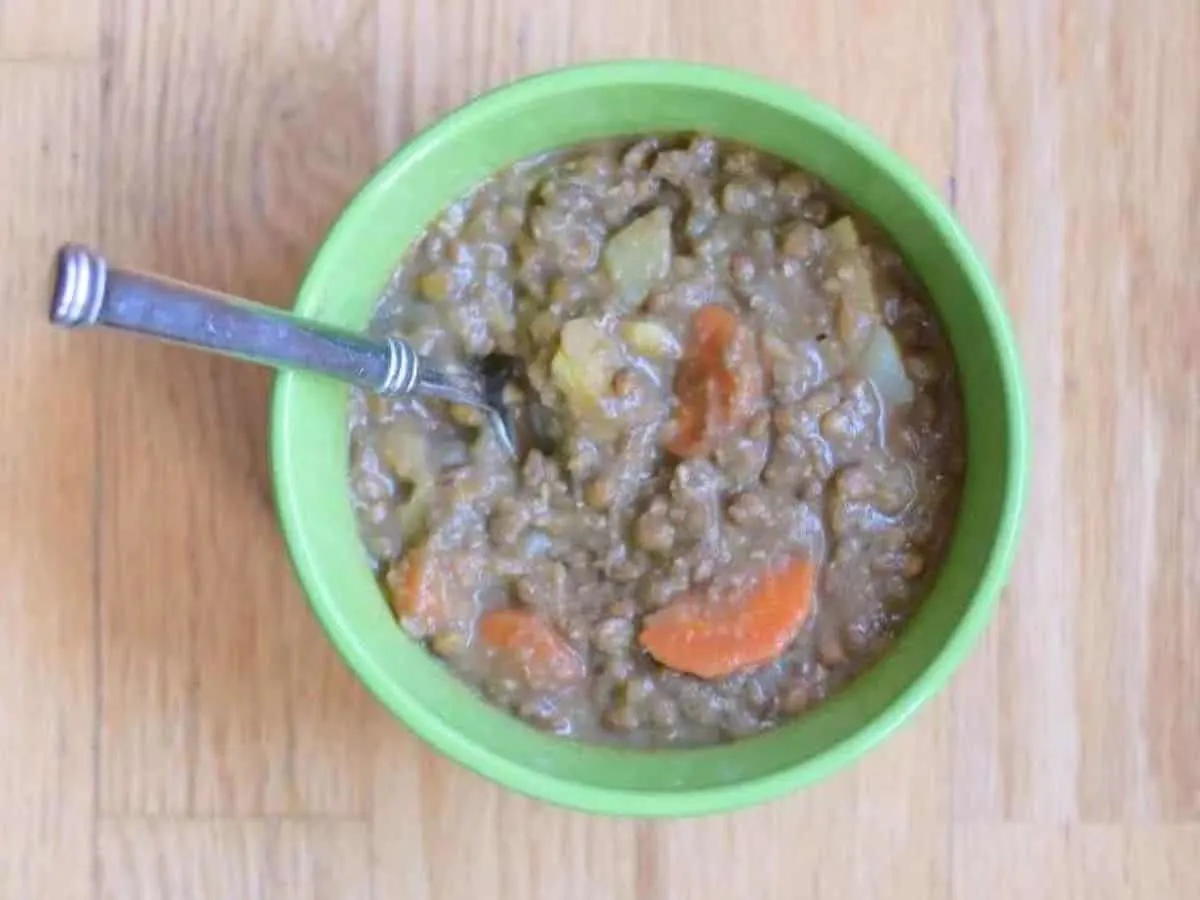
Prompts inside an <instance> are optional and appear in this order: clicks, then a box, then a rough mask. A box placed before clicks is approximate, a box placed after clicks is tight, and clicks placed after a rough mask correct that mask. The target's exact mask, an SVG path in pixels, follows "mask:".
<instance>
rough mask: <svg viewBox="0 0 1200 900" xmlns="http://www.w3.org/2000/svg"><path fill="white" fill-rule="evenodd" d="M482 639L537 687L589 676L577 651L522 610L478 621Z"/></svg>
mask: <svg viewBox="0 0 1200 900" xmlns="http://www.w3.org/2000/svg"><path fill="white" fill-rule="evenodd" d="M479 638H480V640H481V641H483V643H485V644H487V645H488V646H489V647H491V648H492V649H494V650H496V651H499V652H500V653H502V654H504V656H505V657H506V659H507V661H509V662H511V663H512V664H513V665H515V666H516V667H517V669H518V670H519V671H520V674H521V675H522V676H523V677H524V678H525V680H526V681H527V682H528V683H529V684H530V685H533V686H536V687H550V686H554V685H562V684H570V683H572V682H576V681H579V680H580V679H582V678H583V677H584V676H585V675H586V674H587V669H586V667H585V666H584V664H583V660H582V659H580V657H579V655H578V654H577V653H576V652H575V650H574V648H573V647H572V646H571V645H570V644H568V643H567V641H566V640H565V639H564V638H563V636H562V635H560V634H559V633H558V632H557V631H555V630H554V629H553V628H552V627H551V626H550V625H548V624H547V623H546V622H545V621H544V620H542V619H540V618H538V616H536V615H534V614H533V613H531V612H526V611H524V610H519V609H497V610H492V611H491V612H486V613H484V614H483V615H482V616H481V617H480V619H479Z"/></svg>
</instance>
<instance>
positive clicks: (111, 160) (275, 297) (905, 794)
mask: <svg viewBox="0 0 1200 900" xmlns="http://www.w3.org/2000/svg"><path fill="white" fill-rule="evenodd" d="M1198 51H1200V5H1197V4H1196V2H1195V0H1159V2H1157V3H1154V4H1150V5H1144V6H1141V7H1138V6H1136V5H1131V4H1119V3H1116V2H1114V0H1015V2H1013V3H1008V4H994V3H988V2H985V0H931V2H927V3H923V4H920V6H919V10H918V9H917V8H916V7H914V6H912V5H906V4H888V3H884V2H881V0H852V2H844V3H824V4H815V3H806V4H795V3H786V2H783V0H750V2H747V3H743V4H741V5H740V6H739V7H736V9H735V8H734V7H732V6H730V4H728V3H726V2H717V0H660V2H656V3H645V2H635V0H608V2H603V3H597V2H595V0H441V2H438V0H411V2H399V0H284V2H268V0H241V2H235V0H217V2H214V3H211V4H186V5H183V6H178V5H177V6H174V7H172V6H170V5H169V4H163V3H155V2H150V0H72V2H67V0H38V2H33V0H0V135H3V136H4V140H3V141H0V201H2V202H0V248H2V255H3V260H4V265H3V266H0V302H3V303H4V304H6V308H5V313H6V318H5V322H6V327H5V329H3V330H0V351H2V352H0V374H3V376H4V377H3V378H2V379H0V415H2V416H3V418H2V419H0V421H2V422H3V425H4V428H3V431H2V432H0V435H2V436H0V442H2V443H0V504H3V508H4V509H5V510H6V511H10V514H9V516H8V517H7V518H6V519H5V522H4V523H3V524H0V600H3V603H4V613H5V615H4V620H3V621H4V631H3V634H4V636H5V639H6V647H5V649H6V652H5V654H4V657H3V659H2V660H0V709H2V710H3V713H4V714H3V716H0V750H3V751H4V763H5V765H4V767H3V771H2V772H0V834H2V835H3V850H2V851H0V900H8V898H10V897H11V898H14V900H24V898H27V897H55V898H58V897H64V898H74V897H104V898H118V897H120V898H125V897H133V898H137V897H159V896H170V897H193V896H194V897H235V898H236V897H259V896H298V897H313V898H322V900H324V898H329V897H338V896H353V897H371V896H373V897H375V898H380V900H382V898H384V897H405V898H413V900H458V898H462V900H468V898H469V900H477V898H480V897H491V896H505V897H507V896H513V897H529V898H561V897H585V896H586V897H638V898H645V900H650V898H654V900H657V898H681V900H693V898H694V900H703V898H717V897H726V896H747V897H762V898H768V900H774V898H780V900H783V898H787V900H791V898H794V897H798V896H804V897H817V898H823V897H829V898H844V897H860V896H861V897H897V898H911V900H926V898H931V900H991V898H1002V897H1003V898H1010V897H1015V898H1033V900H1040V898H1076V897H1078V898H1087V900H1092V898H1109V897H1112V898H1130V900H1142V898H1145V900H1150V898H1159V897H1187V896H1192V895H1194V894H1195V892H1196V885H1197V884H1200V865H1198V864H1197V863H1196V861H1195V860H1196V858H1197V854H1196V851H1197V849H1200V845H1198V842H1200V830H1198V829H1200V712H1197V709H1198V707H1197V698H1198V697H1200V655H1198V654H1197V653H1196V652H1195V651H1194V648H1195V647H1196V646H1198V645H1200V613H1198V612H1197V609H1198V607H1197V605H1196V601H1195V598H1196V595H1197V593H1198V590H1200V562H1197V561H1196V560H1197V557H1195V556H1194V555H1193V550H1194V548H1195V547H1196V546H1198V545H1200V494H1198V493H1197V491H1196V490H1195V489H1194V488H1193V487H1192V482H1193V481H1194V473H1195V468H1196V461H1197V460H1198V459H1200V266H1197V265H1196V264H1195V261H1194V258H1195V256H1196V248H1197V247H1200V218H1198V217H1197V215H1196V210H1197V209H1200V157H1198V156H1197V150H1196V148H1197V147H1198V146H1200V54H1198ZM634 56H638V57H645V56H668V57H675V58H683V59H692V60H700V61H707V62H712V63H717V64H722V65H731V66H737V67H739V68H744V69H749V70H751V71H755V72H758V73H760V74H764V75H767V76H769V77H772V78H775V79H777V80H779V81H782V82H785V83H788V84H793V85H796V86H800V87H804V88H806V89H807V90H809V91H811V92H812V93H814V94H815V95H817V96H818V97H821V98H822V99H825V100H828V101H830V102H832V103H835V104H837V105H838V106H839V107H841V108H843V109H844V110H846V111H847V112H849V113H851V114H852V115H854V116H856V117H858V118H860V119H861V120H862V121H864V122H865V123H867V124H868V125H869V126H871V127H872V128H873V129H874V130H875V131H877V132H878V133H879V134H880V135H881V136H882V137H884V138H885V139H886V140H887V141H888V142H889V143H890V144H892V145H893V146H894V147H896V148H897V149H898V150H900V151H901V152H902V153H903V154H904V155H905V156H906V157H908V158H909V159H910V160H911V161H912V162H913V163H914V165H915V166H916V167H917V168H918V170H919V171H920V172H921V173H922V174H923V175H924V177H925V178H926V179H928V180H929V181H930V182H931V183H932V184H934V185H935V186H937V187H939V188H941V189H942V190H944V192H945V193H946V195H947V197H948V198H950V199H951V200H952V201H953V202H954V204H955V207H956V209H957V211H958V213H959V215H960V217H961V218H962V220H963V221H964V223H965V224H966V226H967V228H968V230H969V231H970V232H971V233H972V235H973V236H974V238H975V239H976V241H977V242H978V244H979V247H980V249H981V250H982V251H983V253H984V255H985V256H986V258H987V259H988V260H989V262H990V263H991V265H992V267H993V269H994V271H995V273H996V275H997V277H998V279H999V281H1000V283H1001V284H1002V286H1003V288H1004V291H1005V294H1006V297H1007V301H1008V304H1009V308H1010V310H1011V313H1012V315H1013V318H1014V321H1015V324H1016V327H1017V331H1018V334H1019V337H1020V342H1021V350H1022V358H1023V360H1024V363H1025V367H1026V372H1027V375H1028V380H1029V382H1030V385H1031V387H1032V391H1031V396H1032V402H1033V406H1032V425H1033V432H1034V439H1035V467H1034V476H1033V483H1032V493H1031V497H1030V503H1029V508H1028V517H1027V525H1026V529H1025V533H1024V538H1023V542H1022V549H1021V552H1020V555H1019V559H1018V563H1017V566H1016V569H1015V570H1014V573H1013V577H1012V581H1011V584H1010V587H1009V589H1008V591H1007V593H1006V597H1005V601H1004V603H1003V605H1002V608H1001V610H1000V613H999V615H998V617H997V620H996V622H995V623H994V624H993V626H992V627H991V628H990V629H989V630H988V632H987V635H986V637H985V638H984V641H983V643H982V645H981V647H980V648H979V650H978V652H977V653H976V654H974V656H973V657H972V659H971V660H970V661H969V663H968V664H967V665H966V666H965V667H964V669H963V670H962V671H961V672H960V673H959V674H958V675H957V676H956V678H955V680H954V682H953V684H952V687H951V689H950V690H949V691H948V692H947V694H946V695H945V696H943V697H942V698H940V699H939V700H937V701H936V702H934V703H933V704H931V705H930V706H929V707H927V708H926V709H924V710H922V711H921V713H920V714H919V715H918V716H917V717H916V718H915V720H914V721H913V722H912V723H911V724H910V725H908V726H907V727H905V728H904V729H903V730H902V731H900V732H899V733H898V734H897V735H896V736H894V737H893V738H892V739H891V740H889V741H888V742H887V744H886V745H885V746H883V747H882V748H880V749H879V750H877V751H875V752H874V753H872V754H871V755H869V756H868V757H867V758H865V759H864V760H863V761H862V762H861V763H859V764H858V765H856V766H854V767H852V768H851V769H849V770H848V771H846V772H843V773H840V774H839V775H838V776H837V777H835V778H833V779H831V780H829V781H827V782H825V783H823V784H821V785H819V786H817V787H815V788H813V789H811V790H809V791H806V792H803V793H800V794H797V795H794V796H791V797H788V798H785V799H783V800H781V801H778V802H776V803H773V804H770V805H768V806H765V807H761V808H758V809H754V810H750V811H746V812H742V813H738V814H735V815H732V816H722V817H714V818H710V819H702V820H689V821H680V822H630V821H614V820H607V819H599V818H594V817H588V816H583V815H579V814H575V813H570V812H566V811H563V810H559V809H555V808H552V807H549V806H546V805H544V804H539V803H535V802H533V801H530V800H527V799H525V798H522V797H518V796H515V795H513V794H511V793H509V792H506V791H504V790H502V789H500V788H497V787H495V786H493V785H491V784H489V783H487V782H485V781H484V780H482V779H481V778H479V777H478V776H475V775H473V774H471V773H469V772H466V771H464V770H463V769H461V768H459V767H457V766H455V765H452V764H450V763H448V762H446V761H445V760H443V759H441V758H440V757H438V756H437V755H435V754H434V753H432V752H431V751H430V750H428V749H427V748H425V747H424V746H423V745H422V744H421V743H420V742H419V741H417V740H416V739H415V738H414V737H412V736H411V735H409V734H408V733H407V732H405V731H404V730H403V729H401V728H400V727H398V726H397V725H396V724H395V723H394V722H393V721H392V720H391V719H390V718H389V717H388V716H387V715H386V714H385V713H384V712H383V711H382V710H381V709H379V708H378V707H377V706H376V705H375V704H374V703H373V702H372V701H370V700H369V699H368V698H367V696H366V694H365V692H364V691H363V690H362V689H361V688H360V687H359V686H358V685H357V684H356V683H355V682H354V680H353V679H352V677H351V676H350V675H349V674H348V673H347V672H346V670H345V668H344V666H343V665H342V664H341V663H340V661H339V660H338V659H337V657H336V655H335V654H334V652H333V651H332V650H331V649H330V647H329V646H328V644H327V643H326V642H325V641H324V639H323V638H322V636H321V634H320V630H319V628H318V627H317V626H316V624H315V623H314V621H313V618H312V616H311V614H310V613H309V612H308V610H307V608H306V607H305V604H304V601H303V598H302V596H301V594H300V592H299V590H298V589H297V587H296V585H295V583H294V580H293V578H292V575H291V572H290V570H289V567H288V565H287V563H286V561H285V556H284V549H283V545H282V541H281V539H280V537H279V534H278V532H277V530H276V527H275V524H274V518H273V511H272V508H271V500H270V485H269V477H268V472H267V468H266V455H265V452H266V450H265V444H264V435H265V428H266V424H265V412H266V395H267V387H268V379H267V377H266V375H265V374H263V373H261V372H258V371H255V370H253V369H251V368H248V367H245V366H240V365H238V364H235V363H230V362H225V361H214V360H209V359H206V358H204V357H202V356H199V355H196V354H192V353H188V352H185V351H179V350H168V349H164V348H162V347H159V346H155V345H153V344H150V343H144V342H136V341H133V340H130V339H121V338H111V337H105V336H92V335H64V334H61V333H57V332H54V331H53V330H52V329H50V328H49V327H48V326H46V325H45V323H44V321H43V316H44V312H43V310H44V292H45V285H44V276H45V271H46V267H47V266H48V264H49V260H50V255H51V253H52V251H53V248H54V247H55V245H56V244H57V243H59V242H60V241H62V240H66V239H82V240H89V241H95V242H97V243H98V244H99V245H100V246H101V247H102V248H103V249H104V251H105V252H106V253H108V254H109V255H110V256H111V257H112V258H114V259H115V260H117V261H119V262H121V263H123V264H127V265H135V266H142V267H146V268H152V269H157V270H161V271H164V272H167V273H169V274H173V275H176V276H179V277H182V278H185V279H191V280H195V281H198V282H202V283H206V284H210V285H212V286H214V287H217V288H222V289H226V290H230V291H234V292H238V293H242V294H245V295H248V296H251V297H254V298H256V299H261V300H265V301H267V302H272V303H278V304H287V303H288V302H289V298H290V296H291V292H292V290H293V289H294V287H295V285H296V283H297V281H298V279H299V278H300V275H301V272H302V270H303V266H304V264H305V261H306V260H307V259H308V257H309V255H310V254H311V253H312V251H313V249H314V248H315V246H316V244H317V242H318V241H319V239H320V236H321V234H322V233H323V231H324V230H325V228H326V227H327V225H328V224H329V222H330V221H331V220H332V218H333V217H334V216H335V215H336V213H337V210H338V209H339V208H340V206H341V205H342V204H343V203H344V202H345V200H346V198H347V197H348V196H349V194H350V193H351V192H352V191H353V190H354V188H355V187H356V186H357V184H359V183H360V182H361V180H362V179H363V178H364V177H365V176H366V175H367V174H368V173H369V172H370V171H371V169H372V168H373V167H374V166H375V165H376V164H377V163H378V162H379V161H380V160H381V159H382V158H383V156H385V155H386V154H387V153H389V152H390V151H391V150H392V149H393V148H394V147H395V146H397V145H398V144H399V143H401V142H402V141H403V140H404V139H405V138H406V137H407V136H409V135H410V134H411V133H412V132H413V131H414V130H415V129H418V128H421V127H423V126H425V125H427V124H429V123H430V122H432V121H433V120H435V119H436V118H437V117H438V116H439V115H441V114H443V113H444V112H446V111H447V110H448V109H450V108H451V107H453V106H455V105H457V104H458V103H460V102H462V101H463V100H465V99H466V98H468V97H470V96H473V95H475V94H477V93H479V92H481V91H483V90H486V89H488V88H490V87H492V86H494V85H497V84H500V83H503V82H504V81H507V80H509V79H511V78H514V77H518V76H520V75H524V74H528V73H531V72H535V71H538V70H541V69H545V68H548V67H552V66H557V65H561V64H565V63H569V62H576V61H585V60H595V59H604V58H621V57H634Z"/></svg>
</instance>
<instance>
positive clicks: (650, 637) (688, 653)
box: [638, 560, 815, 678]
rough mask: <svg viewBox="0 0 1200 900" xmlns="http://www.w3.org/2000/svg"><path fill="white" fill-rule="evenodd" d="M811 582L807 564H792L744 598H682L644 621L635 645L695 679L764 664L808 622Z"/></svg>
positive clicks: (768, 575) (766, 578)
mask: <svg viewBox="0 0 1200 900" xmlns="http://www.w3.org/2000/svg"><path fill="white" fill-rule="evenodd" d="M814 577H815V572H814V569H813V565H812V563H811V562H809V561H808V560H794V561H792V562H790V563H788V564H787V565H786V566H784V567H782V568H780V569H775V570H772V571H770V572H767V573H766V574H765V575H764V576H763V577H762V579H761V580H760V581H759V582H758V584H757V585H756V587H755V588H754V589H753V590H751V591H750V592H748V593H745V594H737V595H734V596H730V597H717V598H710V597H706V596H703V595H696V594H685V595H683V596H682V597H680V598H679V599H678V600H675V601H673V602H672V603H671V604H670V605H668V606H666V607H664V608H663V609H661V610H659V611H658V612H656V613H653V614H652V615H650V616H647V618H646V621H645V625H644V626H643V628H642V631H641V634H640V635H639V637H638V639H639V641H640V642H641V645H642V647H643V648H644V649H645V650H646V651H647V652H648V653H649V654H650V655H651V656H653V657H654V658H655V659H656V660H658V661H659V662H660V663H662V664H663V665H664V666H667V667H668V668H671V669H675V670H677V671H679V672H687V673H689V674H691V675H698V676H699V677H701V678H721V677H723V676H725V675H729V674H732V673H733V672H736V671H738V670H740V669H746V668H750V667H751V666H757V665H761V664H763V663H766V662H770V661H771V660H773V659H774V658H775V657H777V656H778V655H779V654H780V653H782V652H783V651H784V649H785V648H786V647H787V645H788V644H790V643H791V641H792V639H793V638H794V637H795V636H796V631H797V630H798V629H799V627H800V625H801V624H802V623H803V622H804V620H805V618H806V617H807V616H808V613H809V611H810V610H811V608H812V595H813V581H814Z"/></svg>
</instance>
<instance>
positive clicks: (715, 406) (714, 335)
mask: <svg viewBox="0 0 1200 900" xmlns="http://www.w3.org/2000/svg"><path fill="white" fill-rule="evenodd" d="M731 365H732V366H735V368H731ZM674 389H675V399H676V401H677V403H678V405H677V407H676V411H675V418H674V432H673V433H672V435H671V438H670V440H669V441H668V443H667V449H668V450H670V451H671V452H672V453H674V454H675V455H676V456H683V457H688V456H698V455H702V454H704V453H707V452H708V451H709V450H710V449H711V445H712V441H713V439H715V438H717V437H719V436H720V435H721V434H723V433H726V432H728V431H729V430H730V429H732V428H737V427H739V426H741V425H743V424H745V422H746V420H747V419H749V418H750V415H751V414H752V413H753V411H754V407H755V405H756V404H757V403H758V402H759V400H760V399H761V397H762V392H763V372H762V367H761V366H760V365H759V362H758V353H757V348H756V346H755V342H754V336H753V334H752V333H751V331H750V329H748V328H747V327H745V326H744V325H743V324H742V322H741V320H740V319H739V318H738V315H737V313H735V312H734V311H733V310H730V309H727V308H726V307H724V306H713V305H710V306H703V307H701V308H700V309H698V310H697V311H696V313H695V315H693V316H692V322H691V328H690V330H689V333H688V339H687V345H686V346H685V348H684V352H683V357H682V359H681V360H680V362H679V367H678V368H677V369H676V370H675V384H674Z"/></svg>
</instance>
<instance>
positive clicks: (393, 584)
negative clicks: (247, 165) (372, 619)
mask: <svg viewBox="0 0 1200 900" xmlns="http://www.w3.org/2000/svg"><path fill="white" fill-rule="evenodd" d="M430 556H431V554H430V553H429V550H428V548H427V547H426V546H425V545H424V544H422V545H420V546H418V547H414V548H413V549H412V550H410V551H409V552H408V553H406V554H405V555H404V557H403V558H402V559H401V560H400V561H399V562H397V563H395V564H394V565H393V566H392V567H391V568H390V569H388V573H387V577H386V581H387V586H388V593H389V595H390V596H391V601H392V611H393V612H394V613H395V614H396V618H398V619H400V620H402V621H403V622H404V623H405V624H406V625H408V626H409V627H410V628H411V630H413V631H415V632H416V633H418V634H419V635H421V636H425V635H429V634H432V633H433V632H434V631H437V630H438V629H439V628H441V627H443V626H444V625H446V624H447V622H448V621H449V620H450V612H449V607H448V601H449V597H448V594H449V592H448V591H447V589H446V579H445V574H444V573H443V572H441V571H440V570H439V569H438V568H437V567H436V566H435V565H434V564H433V563H432V561H431V559H430Z"/></svg>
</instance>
